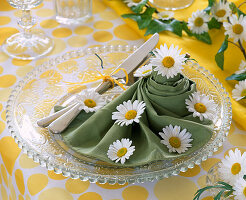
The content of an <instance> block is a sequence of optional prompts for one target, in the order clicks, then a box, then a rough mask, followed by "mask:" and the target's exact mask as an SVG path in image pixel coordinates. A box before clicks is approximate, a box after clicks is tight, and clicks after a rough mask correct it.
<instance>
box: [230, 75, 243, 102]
mask: <svg viewBox="0 0 246 200" xmlns="http://www.w3.org/2000/svg"><path fill="white" fill-rule="evenodd" d="M245 96H246V80H244V81H239V83H238V84H236V85H235V89H233V90H232V97H233V99H235V100H236V101H239V100H241V99H242V98H244V97H245Z"/></svg>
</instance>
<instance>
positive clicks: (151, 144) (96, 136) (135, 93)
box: [58, 72, 213, 167]
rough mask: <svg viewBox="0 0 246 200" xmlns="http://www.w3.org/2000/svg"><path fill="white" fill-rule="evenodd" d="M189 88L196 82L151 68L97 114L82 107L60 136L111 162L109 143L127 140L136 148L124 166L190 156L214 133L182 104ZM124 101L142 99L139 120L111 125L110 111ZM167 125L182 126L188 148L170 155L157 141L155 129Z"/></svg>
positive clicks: (74, 146)
mask: <svg viewBox="0 0 246 200" xmlns="http://www.w3.org/2000/svg"><path fill="white" fill-rule="evenodd" d="M194 91H196V84H195V83H194V82H193V81H191V80H189V79H188V78H186V77H184V76H183V75H181V74H179V75H177V76H175V77H174V78H171V79H168V80H167V79H166V78H164V77H162V76H161V75H157V72H153V73H152V76H151V77H149V78H143V79H140V80H139V81H137V82H136V83H135V84H134V85H132V86H131V87H130V88H128V89H127V90H126V91H125V92H124V93H123V94H121V95H120V96H119V97H117V98H116V99H114V100H113V101H111V102H110V103H109V104H107V105H106V106H105V107H103V108H101V109H99V110H98V111H97V112H96V113H94V114H93V113H86V112H84V111H81V113H80V114H79V115H78V116H77V117H76V118H75V120H73V122H72V123H71V124H70V125H69V127H68V128H67V129H66V130H65V131H64V132H62V137H63V140H64V141H65V143H66V144H67V145H68V146H69V147H70V148H72V149H73V150H74V151H76V152H78V153H81V154H83V155H87V156H91V157H94V158H97V159H99V160H102V161H105V162H108V163H112V164H114V163H113V162H112V161H111V160H110V159H109V158H108V157H107V151H108V148H109V146H110V144H112V143H113V142H115V141H116V140H121V139H122V138H129V139H130V140H132V145H133V146H135V149H136V150H135V152H134V153H133V155H132V156H131V157H130V159H129V160H127V161H126V163H125V164H124V166H129V167H130V166H139V165H144V164H147V163H150V162H154V161H158V160H162V161H165V160H167V159H178V158H180V157H181V156H188V155H191V154H192V153H194V152H195V151H197V150H199V149H200V148H201V147H203V146H204V145H205V144H206V143H207V142H208V141H209V140H210V138H211V136H212V132H213V124H212V122H211V121H210V120H204V121H200V120H199V118H197V117H196V118H194V117H193V116H192V113H190V112H189V111H188V110H187V108H186V104H185V99H188V98H189V95H191V94H192V93H193V92H194ZM128 100H131V101H132V102H133V101H134V100H138V101H144V102H145V104H146V108H145V111H144V113H143V114H142V116H141V118H140V123H133V124H130V125H128V126H120V125H118V124H115V121H114V120H112V113H113V112H115V111H117V110H116V107H117V106H118V105H120V104H122V103H123V101H128ZM58 109H59V108H58ZM170 124H171V125H173V126H175V125H177V126H180V127H181V130H183V129H187V131H188V132H190V133H191V134H192V139H193V141H192V142H191V143H192V147H191V148H189V149H188V150H187V151H186V152H184V153H181V154H178V153H176V152H174V153H173V152H172V153H170V152H169V150H168V148H167V147H166V146H165V145H163V144H162V143H161V137H160V136H159V134H158V133H159V132H161V131H162V129H163V128H164V127H166V126H169V125H170ZM117 165H121V164H119V163H117Z"/></svg>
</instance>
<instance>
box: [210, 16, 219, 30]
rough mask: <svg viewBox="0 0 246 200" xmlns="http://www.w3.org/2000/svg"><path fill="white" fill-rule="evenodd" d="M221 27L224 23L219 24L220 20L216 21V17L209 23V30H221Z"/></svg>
mask: <svg viewBox="0 0 246 200" xmlns="http://www.w3.org/2000/svg"><path fill="white" fill-rule="evenodd" d="M221 25H222V23H221V22H218V20H217V19H215V18H214V17H213V18H212V19H211V20H210V21H209V22H208V28H209V29H213V28H216V29H220V28H221Z"/></svg>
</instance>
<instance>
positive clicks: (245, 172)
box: [193, 148, 246, 200]
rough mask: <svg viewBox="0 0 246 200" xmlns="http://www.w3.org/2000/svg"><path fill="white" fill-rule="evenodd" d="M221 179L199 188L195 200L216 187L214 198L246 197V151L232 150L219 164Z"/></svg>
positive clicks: (217, 199)
mask: <svg viewBox="0 0 246 200" xmlns="http://www.w3.org/2000/svg"><path fill="white" fill-rule="evenodd" d="M217 171H218V175H219V180H217V183H216V184H215V185H209V186H207V187H204V188H201V189H199V190H198V191H197V192H196V194H195V198H194V199H193V200H199V199H200V196H201V194H202V193H203V192H205V191H206V190H211V189H216V191H217V194H215V197H214V199H215V200H220V199H225V198H227V197H228V198H229V197H231V199H235V200H245V199H246V153H245V152H244V153H241V151H240V150H239V149H237V148H236V149H235V151H233V150H230V151H229V153H228V155H227V156H225V158H224V159H222V161H221V163H219V164H218V170H217Z"/></svg>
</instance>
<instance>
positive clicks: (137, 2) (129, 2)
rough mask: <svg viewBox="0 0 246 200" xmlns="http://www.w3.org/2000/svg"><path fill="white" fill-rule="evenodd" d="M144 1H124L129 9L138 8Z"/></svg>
mask: <svg viewBox="0 0 246 200" xmlns="http://www.w3.org/2000/svg"><path fill="white" fill-rule="evenodd" d="M142 1H143V0H124V2H125V3H126V5H127V6H128V7H132V6H137V5H138V4H140V3H142Z"/></svg>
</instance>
